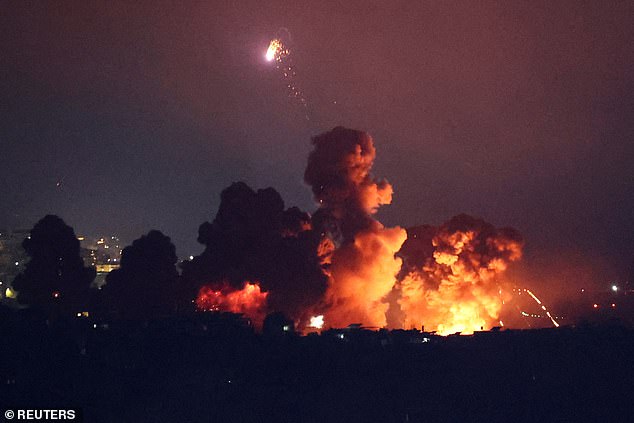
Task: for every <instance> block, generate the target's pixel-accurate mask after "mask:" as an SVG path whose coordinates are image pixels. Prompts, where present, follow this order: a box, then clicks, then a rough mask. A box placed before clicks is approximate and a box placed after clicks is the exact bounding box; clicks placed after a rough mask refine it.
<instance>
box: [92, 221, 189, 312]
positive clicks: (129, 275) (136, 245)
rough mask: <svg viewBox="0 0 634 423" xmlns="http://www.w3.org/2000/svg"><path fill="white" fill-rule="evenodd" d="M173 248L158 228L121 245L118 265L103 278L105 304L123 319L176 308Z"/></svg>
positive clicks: (174, 253) (175, 271) (175, 276)
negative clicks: (119, 263)
mask: <svg viewBox="0 0 634 423" xmlns="http://www.w3.org/2000/svg"><path fill="white" fill-rule="evenodd" d="M176 261H177V257H176V248H175V247H174V244H172V242H171V241H170V238H169V237H167V236H165V235H163V233H161V232H160V231H155V230H153V231H150V232H149V233H148V234H147V235H143V236H142V237H141V238H139V239H137V240H135V241H134V242H133V243H132V245H130V246H127V247H125V248H124V249H123V253H122V254H121V267H120V268H119V269H117V270H113V271H112V272H110V274H108V276H107V278H106V286H105V287H104V289H103V291H104V294H105V296H106V302H107V304H108V308H109V309H110V310H111V311H112V312H114V313H115V315H116V316H117V317H119V318H122V319H130V320H145V319H153V318H157V317H161V316H166V315H169V314H170V313H173V312H174V311H175V304H176V295H177V288H178V279H179V275H178V271H177V270H176Z"/></svg>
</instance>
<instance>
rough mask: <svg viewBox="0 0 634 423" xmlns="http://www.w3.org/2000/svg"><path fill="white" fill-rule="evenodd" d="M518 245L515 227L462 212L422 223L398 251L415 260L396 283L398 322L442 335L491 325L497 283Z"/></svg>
mask: <svg viewBox="0 0 634 423" xmlns="http://www.w3.org/2000/svg"><path fill="white" fill-rule="evenodd" d="M522 245H523V244H522V241H521V238H520V237H519V235H518V234H517V233H516V232H515V231H513V230H511V229H496V228H494V227H493V226H492V225H490V224H488V223H486V222H484V221H482V220H480V219H475V218H473V217H470V216H466V215H460V216H456V217H454V218H453V219H451V220H450V221H449V222H447V223H445V224H444V225H442V226H441V227H439V228H433V227H425V228H424V233H421V234H420V236H418V237H416V238H414V239H410V240H408V242H407V243H406V244H405V245H404V248H403V251H402V252H401V253H400V254H402V255H403V256H404V257H406V260H407V262H410V261H411V262H414V263H416V265H411V266H409V267H408V269H407V270H408V271H409V272H408V273H407V275H406V276H405V277H404V278H403V279H402V280H401V281H400V283H399V285H398V287H399V290H400V297H399V299H398V300H397V302H398V304H399V305H400V308H401V311H402V312H403V314H404V316H405V320H404V322H403V325H404V327H420V326H421V325H424V326H425V327H426V328H429V329H431V330H435V331H437V332H438V333H439V334H441V335H448V334H452V333H456V332H461V333H465V334H468V333H473V332H475V331H479V330H488V329H491V328H492V327H494V326H497V325H498V324H499V322H500V320H499V315H500V311H501V309H502V304H503V303H504V297H503V295H502V291H501V290H500V288H499V287H498V282H499V280H500V278H501V277H502V276H503V274H504V272H505V270H506V268H507V266H508V263H510V262H512V261H515V260H518V259H519V258H520V257H521V255H522ZM412 256H413V257H412Z"/></svg>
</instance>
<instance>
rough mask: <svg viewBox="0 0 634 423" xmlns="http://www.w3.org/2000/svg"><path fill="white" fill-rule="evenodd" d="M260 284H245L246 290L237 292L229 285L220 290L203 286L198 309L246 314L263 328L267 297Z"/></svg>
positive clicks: (197, 304)
mask: <svg viewBox="0 0 634 423" xmlns="http://www.w3.org/2000/svg"><path fill="white" fill-rule="evenodd" d="M267 295H268V293H267V292H262V290H261V288H260V284H259V283H258V282H255V283H251V282H245V284H244V288H242V289H240V290H235V289H233V288H231V287H230V286H229V285H228V284H226V283H224V284H222V286H221V288H220V289H216V288H214V287H213V285H203V286H202V287H201V288H200V291H199V292H198V297H197V298H196V308H197V309H198V310H201V311H228V312H231V313H238V314H244V315H245V316H246V317H248V318H249V319H250V320H251V321H252V322H253V323H254V324H255V325H256V326H257V327H262V322H263V321H264V317H265V315H266V297H267Z"/></svg>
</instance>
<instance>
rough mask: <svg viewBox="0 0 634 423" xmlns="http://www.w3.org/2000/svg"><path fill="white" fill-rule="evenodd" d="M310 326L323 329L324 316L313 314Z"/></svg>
mask: <svg viewBox="0 0 634 423" xmlns="http://www.w3.org/2000/svg"><path fill="white" fill-rule="evenodd" d="M308 327H309V328H315V329H321V328H323V327H324V316H323V314H322V315H319V316H313V317H311V318H310V323H309V324H308Z"/></svg>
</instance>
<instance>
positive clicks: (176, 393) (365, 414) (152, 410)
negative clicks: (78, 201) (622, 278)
mask: <svg viewBox="0 0 634 423" xmlns="http://www.w3.org/2000/svg"><path fill="white" fill-rule="evenodd" d="M0 331H1V332H0V339H1V341H0V382H2V383H1V384H0V406H2V408H3V410H4V409H7V408H9V407H12V408H20V407H23V408H55V409H60V408H65V407H79V408H81V409H82V412H83V418H84V421H87V422H339V421H342V422H344V421H345V422H407V421H409V422H423V421H430V422H432V421H458V422H464V421H486V422H491V421H504V422H514V421H526V422H552V421H562V422H564V421H570V422H576V421H613V422H614V421H623V422H624V421H628V420H629V421H631V415H632V411H634V405H633V402H634V401H633V398H632V396H633V393H634V382H633V378H634V363H633V362H634V359H633V357H634V332H633V331H632V330H631V329H626V328H623V327H619V326H602V327H584V328H574V329H572V328H561V329H557V330H550V329H549V330H533V331H502V332H498V333H496V332H486V333H480V334H476V335H475V336H451V337H445V338H441V337H435V336H433V335H429V334H422V333H420V332H416V331H393V332H386V331H380V332H369V331H364V330H358V329H357V330H341V331H329V332H326V333H324V334H322V335H321V336H317V335H312V336H306V337H297V336H293V335H288V334H287V333H285V332H279V333H272V334H270V335H268V336H259V335H255V334H253V331H252V330H251V328H250V327H249V326H248V325H245V324H244V322H242V321H241V320H240V319H235V318H233V317H231V316H219V315H209V314H205V315H199V316H195V317H192V318H189V319H182V320H169V321H160V322H153V323H150V324H149V325H138V324H136V325H134V324H121V323H119V324H113V323H110V324H104V323H100V322H92V321H89V319H82V318H78V319H77V320H76V321H73V322H63V323H62V322H58V323H46V321H42V320H41V319H38V318H37V317H35V316H30V315H28V314H26V313H21V314H18V313H15V312H10V313H3V315H2V316H1V320H0Z"/></svg>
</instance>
